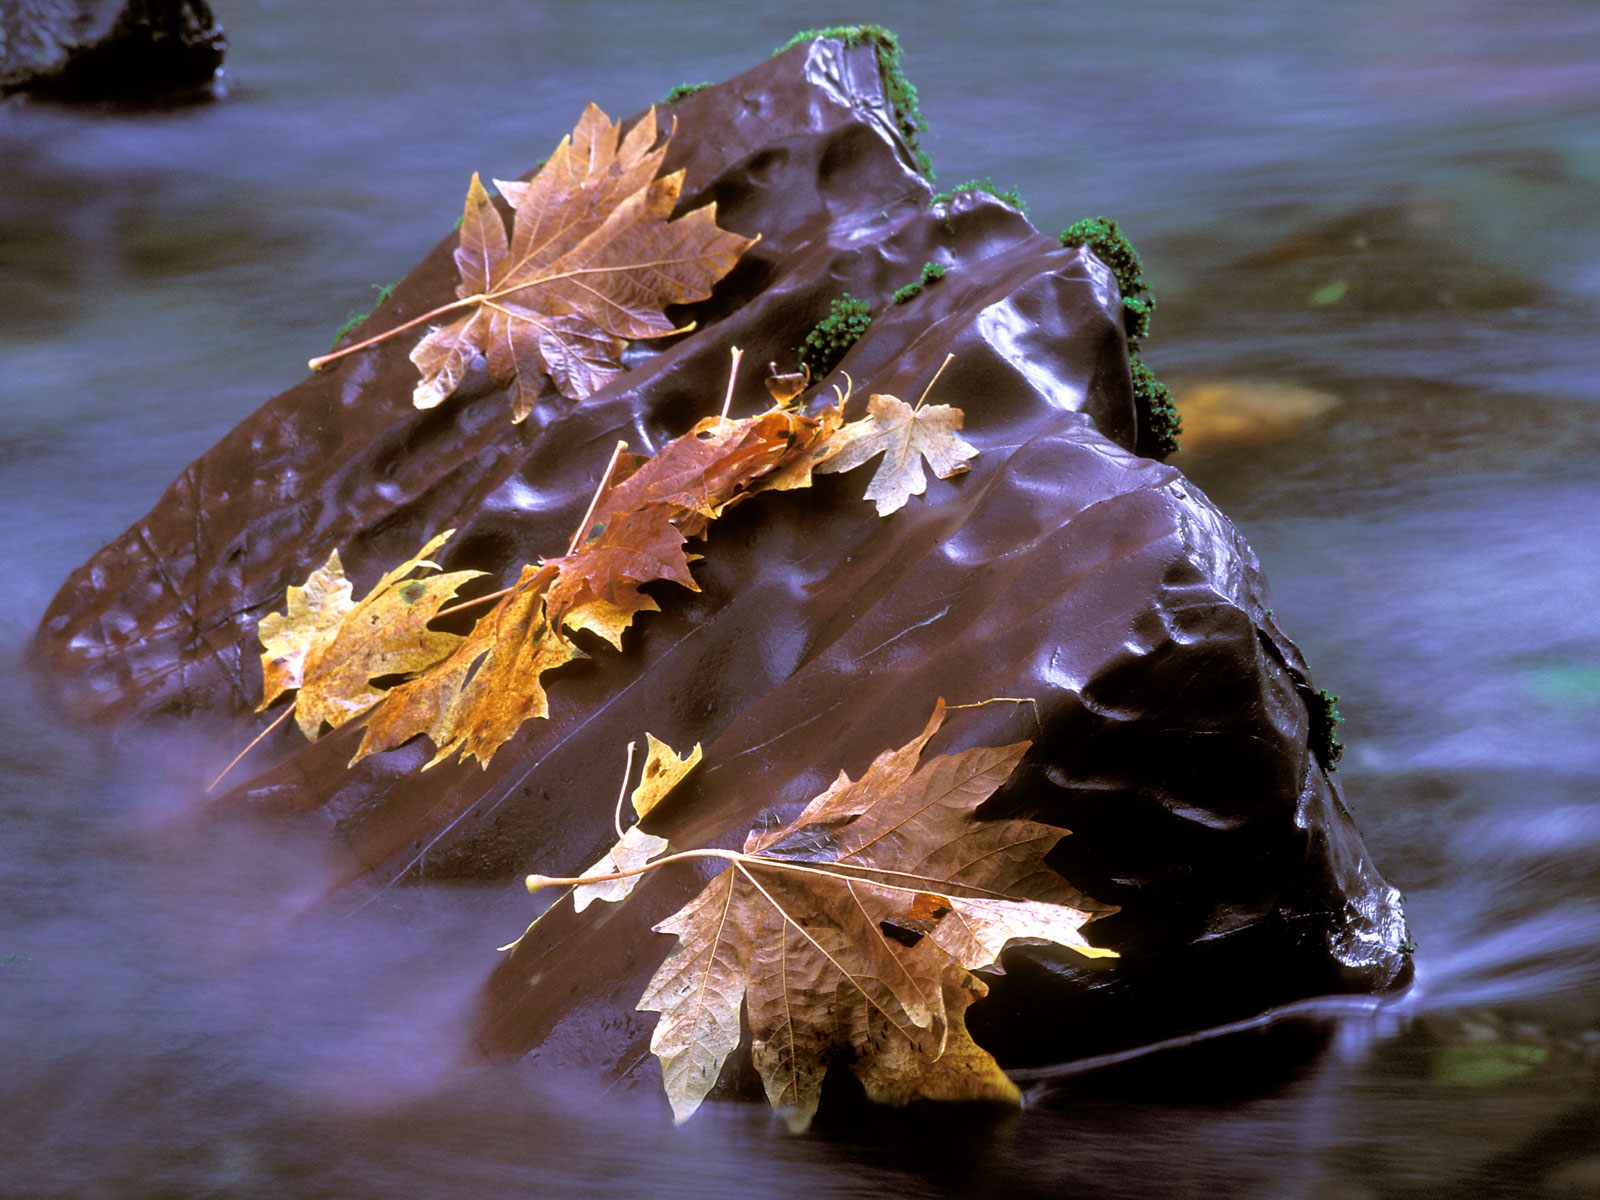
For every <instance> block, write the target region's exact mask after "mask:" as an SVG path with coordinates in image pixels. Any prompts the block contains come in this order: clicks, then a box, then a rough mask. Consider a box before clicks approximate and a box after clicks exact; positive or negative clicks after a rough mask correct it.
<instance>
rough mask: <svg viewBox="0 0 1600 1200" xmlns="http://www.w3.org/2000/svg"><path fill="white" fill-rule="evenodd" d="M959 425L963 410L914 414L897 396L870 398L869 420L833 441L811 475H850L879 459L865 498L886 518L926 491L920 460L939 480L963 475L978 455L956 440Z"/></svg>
mask: <svg viewBox="0 0 1600 1200" xmlns="http://www.w3.org/2000/svg"><path fill="white" fill-rule="evenodd" d="M961 423H962V412H961V410H960V409H959V408H953V407H951V406H950V405H948V404H925V405H921V406H919V407H915V408H914V407H912V406H911V405H909V404H907V403H906V402H905V401H904V400H901V399H898V398H897V397H895V396H887V395H881V394H878V395H873V396H870V397H869V398H868V400H867V415H866V416H865V417H863V418H861V420H859V421H851V422H850V423H849V424H848V425H846V426H845V427H844V428H843V429H841V430H839V432H838V433H837V434H835V435H834V437H833V438H832V439H831V441H830V443H829V453H828V456H827V458H825V459H824V460H823V461H822V462H820V463H818V464H817V465H816V467H815V470H816V472H817V473H818V474H821V475H828V474H834V473H837V472H840V471H853V470H855V468H857V467H859V466H861V465H862V464H863V463H865V462H869V461H870V460H872V459H873V458H876V457H877V456H878V455H879V454H881V455H883V461H882V462H881V463H879V464H878V469H877V470H876V471H874V472H873V475H872V481H871V482H870V483H869V484H868V485H867V491H866V498H867V499H868V500H872V501H875V502H876V504H877V508H878V515H879V516H880V517H886V516H888V515H889V514H890V513H892V512H895V511H897V510H898V509H900V508H903V507H905V503H906V501H907V500H909V499H911V497H912V496H920V495H922V493H923V492H924V491H926V490H927V487H928V478H927V476H926V475H925V474H924V473H923V469H922V464H923V460H927V464H928V466H929V467H931V468H933V473H934V474H935V475H936V476H938V477H939V478H940V479H949V478H950V477H951V476H952V475H959V474H960V473H961V472H963V471H965V470H967V463H968V462H970V461H971V460H972V459H974V458H976V457H977V456H978V450H977V447H975V446H973V445H972V444H971V443H970V442H967V441H964V440H963V439H962V438H960V437H959V436H957V433H956V431H957V430H958V429H960V428H961Z"/></svg>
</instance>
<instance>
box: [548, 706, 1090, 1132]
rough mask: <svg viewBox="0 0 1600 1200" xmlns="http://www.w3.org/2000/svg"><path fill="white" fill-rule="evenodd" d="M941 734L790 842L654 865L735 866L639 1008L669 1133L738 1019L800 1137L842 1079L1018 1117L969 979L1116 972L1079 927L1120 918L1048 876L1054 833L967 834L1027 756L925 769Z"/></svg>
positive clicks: (764, 837)
mask: <svg viewBox="0 0 1600 1200" xmlns="http://www.w3.org/2000/svg"><path fill="white" fill-rule="evenodd" d="M944 718H945V709H944V706H943V704H942V703H941V704H940V705H939V706H938V707H937V708H936V709H935V711H934V713H933V716H932V717H931V719H930V720H929V721H928V724H927V726H926V728H924V730H923V731H922V733H921V734H920V735H919V736H918V737H916V738H915V739H913V740H912V741H911V742H909V743H908V744H907V745H905V746H902V747H899V748H898V749H894V750H889V751H886V752H884V753H883V754H880V755H879V756H878V758H877V759H876V760H875V761H874V762H873V763H872V765H871V766H870V767H869V768H868V770H867V772H866V774H865V775H863V776H862V777H861V779H860V780H858V781H852V780H851V779H850V778H849V777H848V776H846V775H843V774H841V775H840V776H839V778H838V779H837V780H836V781H835V782H834V784H833V785H832V786H831V787H829V788H828V789H827V790H826V791H825V792H823V793H822V794H821V795H819V796H817V797H816V798H815V799H814V800H812V801H811V803H810V804H809V805H807V806H806V808H805V810H804V811H803V812H801V813H800V815H799V816H798V817H796V818H795V820H794V821H792V822H791V823H790V824H788V825H786V826H784V827H782V828H780V829H777V830H774V831H772V832H770V833H765V834H755V833H752V834H751V835H750V837H748V838H747V839H746V842H745V847H744V851H743V852H742V853H739V854H735V853H733V852H730V851H714V850H704V851H689V852H686V853H684V854H681V855H675V856H672V858H669V859H663V860H659V861H658V862H656V863H654V864H653V866H655V867H659V866H662V865H665V864H666V863H667V862H670V861H672V859H673V858H680V857H694V856H699V857H720V858H727V859H729V860H731V861H730V865H729V866H728V868H727V869H726V870H725V871H723V872H722V873H721V874H720V875H718V876H716V877H715V878H714V879H713V880H712V881H711V882H710V884H708V885H707V886H706V888H705V889H704V890H703V891H702V892H701V893H700V894H699V895H697V896H696V897H695V898H694V899H693V900H692V901H690V902H689V904H688V905H686V906H685V907H684V908H682V909H681V910H679V911H678V912H677V913H675V914H674V915H673V916H671V917H669V918H667V920H665V921H663V922H662V923H661V924H659V925H657V926H656V929H657V930H658V931H659V932H662V933H672V934H676V935H677V936H678V938H679V939H680V940H679V944H678V946H677V947H676V949H674V950H673V952H672V953H671V954H669V955H668V956H667V958H666V960H665V961H664V962H663V963H662V965H661V967H660V969H659V970H657V971H656V973H655V975H654V977H653V978H652V979H651V981H650V984H649V986H648V987H647V988H646V990H645V993H644V996H643V997H642V999H641V1000H640V1002H639V1008H640V1010H641V1011H653V1012H659V1013H660V1014H661V1019H660V1021H659V1022H658V1023H657V1025H656V1029H655V1032H654V1035H653V1036H652V1038H651V1043H650V1045H651V1049H652V1051H654V1052H655V1054H656V1055H657V1057H658V1058H659V1059H660V1061H661V1069H662V1078H663V1081H664V1083H665V1085H666V1091H667V1096H668V1099H669V1100H670V1102H671V1104H672V1107H673V1111H674V1113H675V1115H676V1116H677V1119H678V1120H680V1121H681V1120H685V1119H687V1118H688V1117H689V1116H690V1115H692V1114H693V1112H694V1111H695V1109H696V1108H698V1107H699V1105H700V1103H701V1102H702V1101H703V1100H704V1098H705V1096H706V1095H707V1094H708V1093H709V1092H710V1090H711V1088H712V1087H713V1086H714V1084H715V1083H716V1080H717V1077H718V1075H719V1074H720V1072H721V1070H722V1065H723V1062H724V1061H725V1060H726V1058H727V1057H728V1055H729V1054H731V1053H732V1052H733V1050H734V1049H735V1048H737V1046H738V1044H739V1040H740V1028H741V1026H740V1010H741V1006H742V1007H743V1010H744V1013H745V1016H746V1019H747V1021H748V1025H749V1029H750V1034H751V1039H752V1043H751V1053H752V1058H753V1060H754V1063H755V1066H756V1069H757V1071H758V1072H759V1073H760V1075H761V1078H762V1082H763V1085H764V1086H765V1088H766V1092H767V1098H768V1100H769V1101H770V1103H771V1104H772V1105H773V1107H774V1108H776V1109H777V1110H779V1111H780V1112H782V1113H783V1114H784V1115H785V1117H786V1118H787V1120H788V1121H789V1123H790V1125H791V1126H792V1127H794V1128H797V1129H799V1128H804V1127H805V1126H806V1125H807V1124H808V1123H809V1122H810V1120H811V1117H812V1115H813V1113H814V1112H815V1111H816V1106H817V1101H818V1098H819V1097H820V1095H821V1088H822V1080H823V1076H824V1075H825V1074H826V1073H827V1070H828V1068H829V1067H830V1066H831V1065H832V1064H834V1063H835V1062H840V1063H847V1064H848V1065H849V1067H850V1069H851V1070H852V1071H853V1072H854V1073H855V1074H856V1075H857V1077H858V1078H860V1079H861V1080H862V1082H863V1084H864V1086H865V1087H866V1088H867V1090H868V1093H869V1094H870V1095H872V1096H874V1097H875V1098H877V1099H880V1100H883V1101H884V1102H887V1103H904V1102H906V1101H907V1100H909V1099H911V1098H913V1097H916V1096H923V1097H928V1098H933V1099H989V1100H1006V1101H1011V1102H1015V1100H1016V1090H1015V1088H1013V1087H1011V1085H1010V1084H1009V1081H1007V1080H1006V1079H1005V1077H1004V1073H1003V1072H1002V1071H1001V1070H1000V1068H999V1066H998V1065H997V1064H996V1063H995V1062H994V1060H993V1058H992V1057H990V1056H989V1055H988V1054H987V1053H986V1052H984V1051H983V1050H982V1049H981V1048H979V1047H977V1046H976V1045H975V1044H974V1043H973V1042H972V1040H971V1038H970V1037H969V1036H968V1034H967V1032H966V1029H965V1025H964V1020H963V1014H964V1013H965V1010H966V1008H967V1006H968V1005H969V1004H970V1003H971V1002H972V1001H973V1000H975V999H976V998H978V997H979V996H981V995H982V994H983V993H984V985H983V983H982V982H981V980H979V979H978V978H977V977H976V976H974V975H972V974H971V972H972V971H975V970H984V969H988V970H997V969H998V960H999V957H1000V954H1001V951H1002V950H1003V949H1004V948H1005V947H1006V946H1008V945H1014V944H1018V943H1031V944H1044V943H1053V944H1057V945H1061V946H1067V947H1070V948H1072V949H1073V950H1076V951H1077V952H1078V953H1080V954H1083V955H1086V956H1091V957H1098V956H1109V955H1111V954H1112V952H1111V951H1108V950H1104V949H1099V948H1096V947H1093V946H1091V945H1089V943H1088V942H1087V941H1086V940H1085V938H1084V937H1083V934H1082V932H1081V929H1082V926H1083V925H1084V924H1085V923H1086V922H1087V921H1089V920H1090V919H1092V917H1093V916H1095V915H1096V914H1098V913H1103V912H1107V911H1111V910H1109V909H1108V908H1107V907H1106V906H1103V905H1099V904H1096V903H1094V902H1093V901H1090V900H1087V899H1086V898H1084V897H1083V896H1082V895H1081V894H1080V893H1078V892H1077V891H1075V890H1074V889H1073V888H1071V887H1070V886H1069V885H1068V884H1067V883H1066V881H1065V880H1063V879H1062V878H1061V877H1060V876H1059V875H1057V874H1056V873H1055V872H1054V871H1053V870H1051V868H1050V867H1049V866H1047V865H1046V863H1045V855H1046V854H1047V853H1048V852H1049V851H1050V849H1051V847H1053V846H1054V844H1055V843H1056V842H1057V841H1058V840H1059V839H1060V838H1061V837H1062V836H1063V835H1064V834H1065V832H1066V831H1065V830H1062V829H1057V828H1054V827H1052V826H1048V825H1042V824H1039V823H1038V822H1034V821H1023V820H1001V821H979V820H976V819H974V817H973V812H974V810H975V809H976V808H977V807H978V805H979V804H981V803H982V802H983V801H984V800H986V799H987V798H988V797H989V796H990V795H992V794H993V793H994V791H995V789H996V788H998V787H999V786H1000V784H1002V783H1003V782H1004V781H1005V780H1006V779H1007V778H1008V777H1009V776H1010V775H1011V773H1012V772H1013V771H1014V770H1015V769H1016V767H1017V765H1018V763H1020V762H1021V760H1022V756H1023V755H1024V753H1026V751H1027V749H1028V743H1026V742H1023V743H1018V744H1015V745H1011V746H998V747H976V748H974V749H970V750H965V751H961V752H959V753H956V754H949V755H943V756H940V757H937V758H934V759H930V760H928V761H927V762H921V761H920V760H921V755H922V751H923V749H924V747H925V746H926V745H927V743H928V741H929V739H931V738H932V737H933V735H934V734H935V733H936V732H937V731H938V729H939V727H940V726H941V724H942V723H943V721H944ZM540 881H541V877H537V876H535V877H532V878H531V879H530V881H529V886H530V887H534V886H536V884H537V883H538V882H540ZM545 882H549V881H545Z"/></svg>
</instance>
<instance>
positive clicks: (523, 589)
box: [350, 566, 584, 770]
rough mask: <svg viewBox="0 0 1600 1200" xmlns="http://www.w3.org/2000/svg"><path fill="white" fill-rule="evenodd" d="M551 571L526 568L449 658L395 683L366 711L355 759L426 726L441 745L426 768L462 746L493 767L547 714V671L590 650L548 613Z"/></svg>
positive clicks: (395, 743) (390, 746)
mask: <svg viewBox="0 0 1600 1200" xmlns="http://www.w3.org/2000/svg"><path fill="white" fill-rule="evenodd" d="M551 574H552V572H551V569H550V568H549V567H542V568H539V567H532V566H527V567H523V568H522V575H521V577H520V578H519V579H518V580H517V582H516V584H514V585H513V586H512V587H511V588H510V589H508V593H507V595H505V596H504V597H502V598H501V599H500V600H499V601H498V602H496V604H495V606H494V607H493V608H492V609H490V610H489V611H488V612H487V613H485V614H484V615H483V616H482V617H480V618H479V619H478V622H477V624H475V625H474V626H473V627H472V632H471V633H470V634H469V635H467V637H465V638H458V639H456V641H457V643H458V644H457V645H456V646H455V648H454V650H453V652H452V653H451V654H450V655H449V657H448V658H445V659H443V660H441V661H439V662H438V663H436V664H435V665H434V666H433V668H432V669H431V670H429V671H426V672H424V673H423V674H421V675H419V676H418V677H417V678H416V679H413V680H411V681H410V682H407V683H402V684H400V685H399V686H398V687H396V688H393V689H392V690H391V691H390V692H389V694H388V695H387V697H385V698H384V701H383V703H382V704H380V705H377V706H376V707H375V708H374V709H373V711H372V714H371V715H370V716H369V717H368V719H367V727H366V729H365V731H364V732H363V735H362V738H361V745H360V746H359V747H358V748H357V750H356V753H355V757H354V758H352V759H351V760H350V764H351V765H352V766H354V765H355V764H356V763H358V762H360V761H361V760H362V759H363V758H365V757H366V756H367V755H369V754H375V753H377V752H378V751H380V750H390V749H393V748H394V747H396V746H399V745H402V744H404V743H405V742H408V741H410V740H411V739H412V738H414V737H416V736H417V734H419V733H425V734H427V735H428V737H429V738H430V739H431V740H432V742H433V744H434V746H435V747H436V752H435V754H434V756H433V758H432V759H430V760H429V761H428V763H427V766H426V767H424V770H426V769H427V767H432V766H434V765H436V764H437V763H440V762H442V761H443V760H444V759H446V758H448V757H449V756H450V755H451V754H453V753H455V752H456V751H458V750H459V751H460V752H461V757H462V759H463V760H465V759H467V758H476V759H478V761H479V763H481V764H482V765H483V766H484V767H487V766H488V765H489V760H490V759H491V758H492V757H494V752H495V751H496V750H497V749H499V748H500V746H502V745H503V744H504V743H505V741H506V739H507V738H509V737H510V736H511V735H512V734H513V733H515V732H516V731H517V729H518V728H519V727H520V726H521V725H522V723H523V722H524V721H528V720H532V719H534V718H537V717H544V716H548V715H549V711H550V707H549V702H548V700H547V698H546V696H545V690H544V684H543V682H542V677H543V676H544V674H545V673H546V672H548V671H553V670H555V669H556V668H557V667H561V666H565V665H566V664H567V663H569V662H571V661H572V660H573V659H575V658H582V657H584V655H583V652H582V651H581V650H579V649H578V648H577V647H576V646H574V645H573V644H572V643H571V642H569V641H568V640H567V639H566V638H564V637H562V636H561V633H560V631H559V630H558V629H557V628H556V627H555V626H554V625H553V624H552V623H551V622H550V620H549V618H548V617H547V616H546V615H545V599H544V585H545V584H546V583H547V582H548V580H549V578H550V576H551Z"/></svg>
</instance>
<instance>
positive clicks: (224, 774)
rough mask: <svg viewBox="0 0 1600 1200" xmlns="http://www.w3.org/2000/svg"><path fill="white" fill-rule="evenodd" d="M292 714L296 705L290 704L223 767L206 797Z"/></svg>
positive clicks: (207, 789) (211, 783)
mask: <svg viewBox="0 0 1600 1200" xmlns="http://www.w3.org/2000/svg"><path fill="white" fill-rule="evenodd" d="M292 712H294V705H293V704H290V705H289V707H288V708H286V709H284V710H283V711H282V712H281V713H279V714H278V715H277V718H276V719H275V720H274V721H273V722H272V724H271V725H268V726H267V727H266V728H265V729H263V730H262V731H261V732H260V733H258V734H256V736H255V737H254V738H253V739H252V740H251V742H250V744H249V745H248V746H246V747H245V748H244V749H243V750H241V751H239V753H237V754H235V755H234V756H233V761H232V762H231V763H229V764H228V765H227V766H225V767H223V768H222V771H221V772H220V773H219V774H218V775H217V777H216V778H215V779H213V780H212V781H211V782H210V783H209V784H207V785H206V795H208V796H209V795H210V794H211V793H212V792H214V791H216V788H217V784H219V783H221V782H222V781H223V780H224V779H226V778H227V777H228V772H229V771H231V770H233V769H234V768H235V767H237V766H238V765H239V762H240V760H241V759H243V758H244V756H245V755H246V754H249V753H250V751H252V750H254V749H255V748H256V747H257V746H259V745H260V744H261V741H262V739H263V738H265V737H266V736H267V734H269V733H271V732H272V731H273V730H274V729H276V728H277V727H278V726H279V725H282V724H283V723H284V722H285V721H287V720H288V719H289V714H290V713H292Z"/></svg>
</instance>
